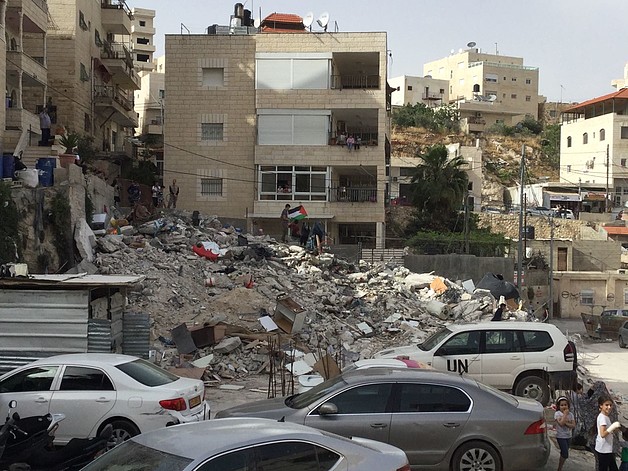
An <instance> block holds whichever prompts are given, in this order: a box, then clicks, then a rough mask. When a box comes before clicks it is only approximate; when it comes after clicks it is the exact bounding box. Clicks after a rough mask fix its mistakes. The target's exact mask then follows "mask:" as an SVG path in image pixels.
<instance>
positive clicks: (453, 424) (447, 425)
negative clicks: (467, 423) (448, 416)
mask: <svg viewBox="0 0 628 471" xmlns="http://www.w3.org/2000/svg"><path fill="white" fill-rule="evenodd" d="M443 425H444V426H445V427H447V428H456V427H460V424H459V423H458V422H445V423H444V424H443Z"/></svg>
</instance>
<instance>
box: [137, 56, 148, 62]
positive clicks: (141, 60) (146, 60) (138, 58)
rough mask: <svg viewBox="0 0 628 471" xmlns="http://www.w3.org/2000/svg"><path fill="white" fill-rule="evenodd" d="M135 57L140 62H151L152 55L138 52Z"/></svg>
mask: <svg viewBox="0 0 628 471" xmlns="http://www.w3.org/2000/svg"><path fill="white" fill-rule="evenodd" d="M135 58H136V59H137V61H138V62H150V56H149V55H148V54H137V55H136V56H135Z"/></svg>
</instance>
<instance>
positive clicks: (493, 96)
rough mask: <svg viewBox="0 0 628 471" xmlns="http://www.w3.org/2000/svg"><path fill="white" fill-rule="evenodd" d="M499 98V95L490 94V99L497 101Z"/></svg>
mask: <svg viewBox="0 0 628 471" xmlns="http://www.w3.org/2000/svg"><path fill="white" fill-rule="evenodd" d="M495 100H497V95H489V96H488V101H495Z"/></svg>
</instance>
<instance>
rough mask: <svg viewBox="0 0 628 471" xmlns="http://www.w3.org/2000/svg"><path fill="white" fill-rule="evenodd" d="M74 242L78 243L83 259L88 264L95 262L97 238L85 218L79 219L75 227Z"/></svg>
mask: <svg viewBox="0 0 628 471" xmlns="http://www.w3.org/2000/svg"><path fill="white" fill-rule="evenodd" d="M74 241H75V242H76V248H77V249H78V253H79V255H80V256H81V258H82V259H83V260H87V261H88V262H92V261H94V247H95V246H96V236H95V235H94V231H92V228H91V227H89V224H87V221H86V220H85V219H83V218H81V219H79V220H78V221H77V222H76V225H75V226H74Z"/></svg>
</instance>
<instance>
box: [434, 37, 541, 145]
mask: <svg viewBox="0 0 628 471" xmlns="http://www.w3.org/2000/svg"><path fill="white" fill-rule="evenodd" d="M423 74H424V75H429V76H430V77H432V78H434V79H439V80H447V81H449V101H450V102H452V103H456V104H457V106H458V108H459V110H460V119H461V127H462V129H463V130H465V131H467V132H471V133H479V132H482V131H484V130H486V129H487V128H489V127H491V126H493V125H495V124H499V123H503V124H506V125H508V126H512V125H515V124H517V123H518V122H519V121H521V120H523V119H524V118H525V117H526V116H530V117H532V118H534V119H538V104H539V102H540V101H541V100H540V97H539V69H538V68H537V67H530V66H526V65H524V64H523V58H521V57H511V56H503V55H499V54H486V53H482V52H480V51H479V49H477V48H475V47H472V48H470V49H464V50H462V49H461V50H460V51H458V52H457V53H454V52H453V51H452V53H451V54H450V55H449V56H447V57H444V58H442V59H438V60H435V61H432V62H428V63H427V64H425V65H423Z"/></svg>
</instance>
